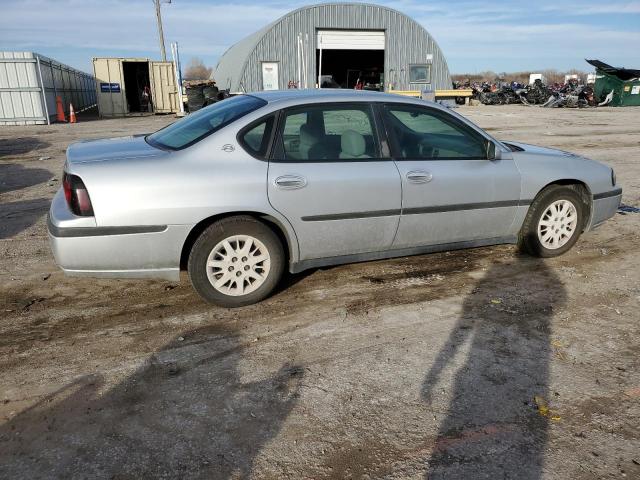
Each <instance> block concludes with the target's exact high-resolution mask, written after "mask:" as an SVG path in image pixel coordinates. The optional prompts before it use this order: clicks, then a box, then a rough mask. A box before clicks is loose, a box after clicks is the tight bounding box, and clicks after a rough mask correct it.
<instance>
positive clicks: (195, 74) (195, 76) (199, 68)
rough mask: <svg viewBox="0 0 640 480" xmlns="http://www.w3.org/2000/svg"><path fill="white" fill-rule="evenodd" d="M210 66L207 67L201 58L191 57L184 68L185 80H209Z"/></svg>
mask: <svg viewBox="0 0 640 480" xmlns="http://www.w3.org/2000/svg"><path fill="white" fill-rule="evenodd" d="M211 72H213V68H212V67H207V66H206V65H205V64H204V62H203V61H202V59H201V58H198V57H193V58H191V60H190V61H189V64H188V65H187V68H185V70H184V75H183V78H184V79H185V80H209V78H211Z"/></svg>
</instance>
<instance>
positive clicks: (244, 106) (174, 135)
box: [146, 95, 267, 150]
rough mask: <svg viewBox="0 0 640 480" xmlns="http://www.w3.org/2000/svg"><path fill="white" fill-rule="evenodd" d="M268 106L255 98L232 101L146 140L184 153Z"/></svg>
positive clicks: (184, 119) (211, 106) (230, 99)
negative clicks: (216, 132) (185, 150)
mask: <svg viewBox="0 0 640 480" xmlns="http://www.w3.org/2000/svg"><path fill="white" fill-rule="evenodd" d="M266 104H267V102H265V101H264V100H262V99H259V98H256V97H252V96H251V95H240V96H237V97H232V98H228V99H226V100H223V101H220V102H216V103H214V104H213V105H210V106H208V107H205V108H203V109H201V110H198V111H197V112H195V113H192V114H190V115H189V116H187V117H185V118H183V119H181V120H178V121H177V122H175V123H172V124H171V125H169V126H167V127H165V128H163V129H162V130H158V131H157V132H155V133H152V134H151V135H147V137H146V140H147V142H149V143H150V144H151V145H154V146H158V147H160V148H166V149H169V150H180V149H182V148H186V147H188V146H190V145H193V144H194V143H196V142H198V141H199V140H202V139H203V138H204V137H206V136H208V135H211V134H212V133H213V132H215V131H216V130H220V129H221V128H222V127H225V126H227V125H229V124H230V123H231V122H234V121H235V120H237V119H239V118H240V117H243V116H244V115H246V114H248V113H250V112H253V111H254V110H257V109H258V108H260V107H263V106H264V105H266Z"/></svg>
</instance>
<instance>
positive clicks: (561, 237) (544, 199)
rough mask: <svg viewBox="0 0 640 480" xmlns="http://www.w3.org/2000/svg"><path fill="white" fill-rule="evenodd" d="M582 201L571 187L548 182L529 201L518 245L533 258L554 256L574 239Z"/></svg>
mask: <svg viewBox="0 0 640 480" xmlns="http://www.w3.org/2000/svg"><path fill="white" fill-rule="evenodd" d="M584 210H585V208H584V204H583V203H582V199H581V198H580V195H579V194H578V193H577V192H576V191H575V190H574V189H573V188H571V187H566V186H562V185H552V186H551V187H548V188H546V189H545V190H543V191H542V192H541V193H540V194H539V195H538V196H537V197H536V199H535V200H534V201H533V203H532V204H531V207H529V212H528V213H527V216H526V218H525V221H524V224H523V226H522V230H521V231H520V238H519V244H520V247H521V248H522V249H523V250H525V251H526V252H528V253H530V254H532V255H535V256H537V257H557V256H559V255H562V254H563V253H565V252H566V251H568V250H569V249H570V248H571V247H573V245H574V244H575V243H576V242H577V241H578V238H579V237H580V234H581V233H582V228H583V226H584Z"/></svg>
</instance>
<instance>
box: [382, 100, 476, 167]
mask: <svg viewBox="0 0 640 480" xmlns="http://www.w3.org/2000/svg"><path fill="white" fill-rule="evenodd" d="M385 120H386V123H388V126H389V127H390V130H391V131H392V132H393V136H394V139H395V144H396V148H395V150H396V152H395V155H396V157H398V158H401V159H416V160H447V159H453V160H462V159H484V158H487V140H485V139H484V138H483V137H482V136H481V135H479V134H478V133H477V132H474V131H473V130H472V129H470V128H469V127H467V126H466V125H464V124H463V123H461V122H460V121H459V120H457V119H455V118H453V117H451V115H449V114H447V113H445V112H440V111H438V110H434V109H430V108H424V107H419V106H412V105H401V106H395V105H394V106H387V107H386V108H385Z"/></svg>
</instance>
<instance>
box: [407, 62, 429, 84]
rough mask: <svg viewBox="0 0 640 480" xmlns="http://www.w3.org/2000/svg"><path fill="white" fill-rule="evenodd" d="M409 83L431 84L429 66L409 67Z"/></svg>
mask: <svg viewBox="0 0 640 480" xmlns="http://www.w3.org/2000/svg"><path fill="white" fill-rule="evenodd" d="M409 83H431V65H429V64H425V65H409Z"/></svg>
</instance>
